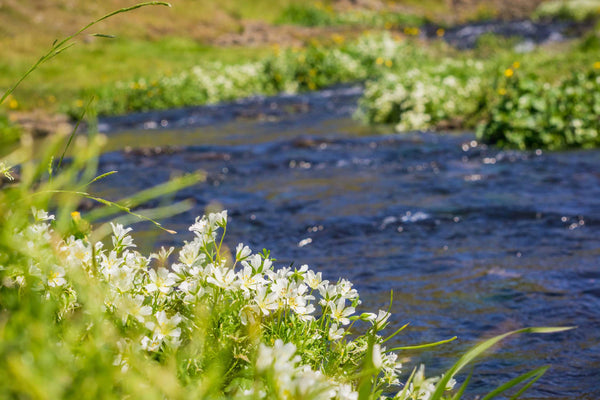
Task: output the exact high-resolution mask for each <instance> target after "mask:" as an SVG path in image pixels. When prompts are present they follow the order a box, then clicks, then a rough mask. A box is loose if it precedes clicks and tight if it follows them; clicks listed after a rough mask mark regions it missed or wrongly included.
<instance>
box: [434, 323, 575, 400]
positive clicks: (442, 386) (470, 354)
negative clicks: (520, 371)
mask: <svg viewBox="0 0 600 400" xmlns="http://www.w3.org/2000/svg"><path fill="white" fill-rule="evenodd" d="M571 329H574V327H535V328H523V329H518V330H515V331H511V332H508V333H505V334H502V335H498V336H494V337H493V338H491V339H488V340H486V341H484V342H482V343H479V344H478V345H475V346H474V347H473V348H471V349H470V350H469V351H467V352H466V353H465V354H464V355H463V356H462V357H461V358H460V359H459V360H458V361H457V362H456V364H454V365H453V366H452V368H450V369H449V370H448V371H447V372H446V373H445V374H444V376H443V377H442V379H440V381H439V382H438V383H437V385H436V389H435V391H434V392H433V394H432V396H431V400H441V399H442V398H443V397H442V396H443V394H444V391H445V390H446V386H447V385H448V382H449V381H450V379H452V378H453V377H454V376H455V375H456V374H457V373H458V372H459V371H460V370H462V369H463V368H464V367H465V366H467V365H468V364H469V363H471V362H472V361H473V360H474V359H475V358H477V357H478V356H479V355H481V354H482V353H483V352H484V351H486V350H488V349H489V348H490V347H492V346H494V345H495V344H496V343H498V342H500V341H501V340H503V339H505V338H507V337H508V336H511V335H515V334H518V333H555V332H563V331H568V330H571ZM542 368H543V367H542ZM534 371H536V373H535V374H533V375H536V374H538V373H540V372H541V373H543V372H545V370H543V372H542V371H541V369H540V368H538V369H537V370H534ZM534 371H532V373H533V372H534ZM533 375H532V376H533ZM539 376H541V375H539ZM539 376H537V378H536V380H537V379H539ZM521 381H522V380H518V378H516V379H513V380H512V381H510V382H508V383H506V384H505V385H502V386H501V388H503V390H502V391H505V390H507V389H510V388H512V387H514V386H515V385H517V384H519V383H520V382H521ZM531 383H533V382H531ZM507 385H508V386H507ZM528 387H529V386H527V388H528ZM492 393H493V392H492Z"/></svg>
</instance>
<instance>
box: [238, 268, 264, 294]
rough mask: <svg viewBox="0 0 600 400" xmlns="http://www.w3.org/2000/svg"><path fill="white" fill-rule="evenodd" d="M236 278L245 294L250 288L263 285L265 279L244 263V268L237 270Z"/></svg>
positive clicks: (253, 288)
mask: <svg viewBox="0 0 600 400" xmlns="http://www.w3.org/2000/svg"><path fill="white" fill-rule="evenodd" d="M238 278H239V282H240V289H242V290H243V291H244V292H245V293H246V294H249V293H250V291H251V290H253V291H255V290H257V289H258V287H259V286H261V285H263V284H264V283H265V282H266V281H265V279H264V278H263V277H262V275H260V274H255V273H254V271H253V270H252V267H250V266H249V265H246V266H245V267H244V269H242V270H241V271H240V272H238Z"/></svg>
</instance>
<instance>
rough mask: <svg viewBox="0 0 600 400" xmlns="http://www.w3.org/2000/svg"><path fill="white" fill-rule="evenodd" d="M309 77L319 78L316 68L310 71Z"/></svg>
mask: <svg viewBox="0 0 600 400" xmlns="http://www.w3.org/2000/svg"><path fill="white" fill-rule="evenodd" d="M308 75H310V76H317V70H316V69H314V68H311V69H310V71H308Z"/></svg>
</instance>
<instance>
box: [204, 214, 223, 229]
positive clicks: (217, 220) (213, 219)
mask: <svg viewBox="0 0 600 400" xmlns="http://www.w3.org/2000/svg"><path fill="white" fill-rule="evenodd" d="M208 222H209V224H210V225H211V226H213V227H214V226H219V227H221V228H223V227H224V226H225V225H226V224H227V210H223V211H221V212H218V213H212V214H208Z"/></svg>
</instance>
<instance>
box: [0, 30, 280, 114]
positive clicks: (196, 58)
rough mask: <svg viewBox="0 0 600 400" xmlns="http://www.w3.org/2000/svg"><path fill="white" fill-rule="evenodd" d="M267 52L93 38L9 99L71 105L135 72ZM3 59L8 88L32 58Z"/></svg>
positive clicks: (1, 75) (3, 83)
mask: <svg viewBox="0 0 600 400" xmlns="http://www.w3.org/2000/svg"><path fill="white" fill-rule="evenodd" d="M269 52H270V49H268V48H234V49H226V48H220V47H215V46H208V45H203V44H200V43H198V42H196V41H194V40H191V39H187V38H179V37H166V38H163V39H160V40H157V41H144V40H130V39H127V38H116V39H101V38H97V39H95V40H94V42H92V43H81V42H80V43H78V44H77V45H76V46H74V47H73V48H72V49H70V52H69V59H70V64H69V65H65V63H62V62H58V61H56V60H51V61H50V62H48V63H47V64H45V65H43V66H41V67H40V68H39V70H38V71H37V73H36V74H35V75H33V76H31V78H30V79H29V80H28V81H25V82H24V83H23V85H22V86H21V87H20V88H19V89H18V90H17V91H16V92H15V94H14V97H15V98H16V99H17V101H18V102H19V104H20V107H21V108H24V109H31V108H40V107H41V108H48V109H50V110H57V109H58V108H59V107H57V102H59V103H63V104H70V103H72V102H74V101H75V100H77V99H78V98H79V96H80V93H81V92H82V90H83V91H94V90H96V89H98V88H100V87H102V86H109V85H114V84H115V83H116V82H118V81H127V80H131V79H134V78H135V77H138V76H153V77H157V78H158V77H160V76H164V75H168V74H172V73H174V72H179V71H181V70H185V69H189V68H191V67H193V66H196V65H202V64H205V63H212V62H215V61H218V62H222V63H225V64H238V63H243V62H250V61H254V60H257V59H259V58H261V57H263V56H264V55H265V54H268V53H269ZM3 60H4V61H0V87H7V86H8V85H9V83H11V82H14V81H15V80H16V78H17V77H18V76H19V75H20V74H22V73H23V71H24V70H26V68H27V67H28V65H31V63H32V61H33V60H34V58H30V57H29V56H17V57H13V58H12V59H10V61H9V60H7V59H3ZM99 60H101V61H99ZM149 66H151V67H150V68H149Z"/></svg>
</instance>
